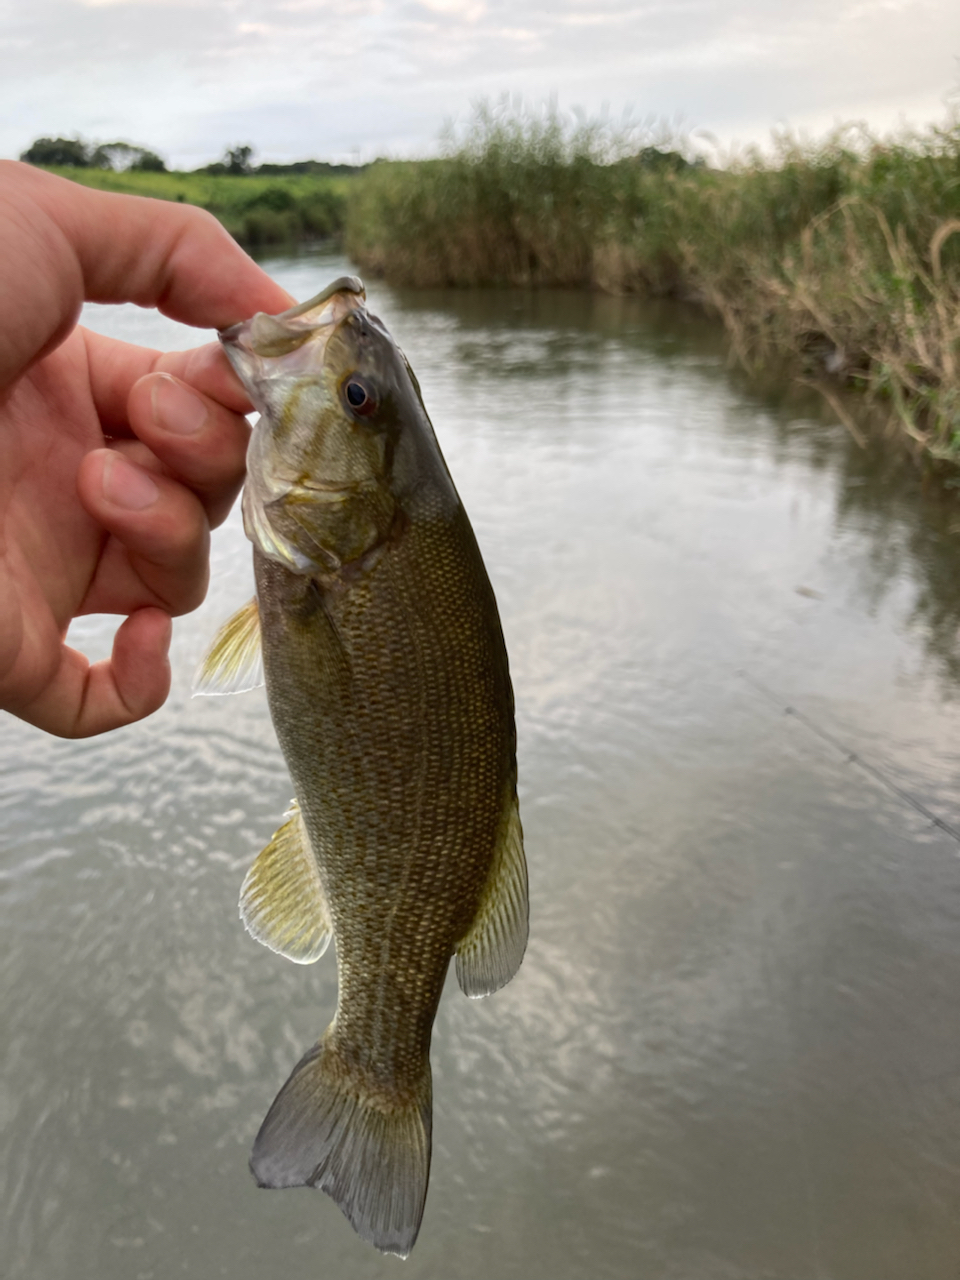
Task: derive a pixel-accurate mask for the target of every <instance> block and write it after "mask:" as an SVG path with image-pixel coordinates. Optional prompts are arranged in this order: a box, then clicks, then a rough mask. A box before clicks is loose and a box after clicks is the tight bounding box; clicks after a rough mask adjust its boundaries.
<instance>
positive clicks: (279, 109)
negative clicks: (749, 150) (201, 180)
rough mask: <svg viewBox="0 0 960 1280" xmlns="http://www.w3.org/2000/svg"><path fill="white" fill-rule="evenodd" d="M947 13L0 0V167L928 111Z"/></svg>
mask: <svg viewBox="0 0 960 1280" xmlns="http://www.w3.org/2000/svg"><path fill="white" fill-rule="evenodd" d="M958 57H960V2H958V0H803V3H799V4H797V3H792V2H791V0H665V2H663V3H658V2H653V3H635V2H631V0H594V2H593V3H588V2H587V0H0V155H4V156H15V155H17V154H18V153H19V152H20V151H22V150H23V149H24V148H25V147H26V146H28V145H29V143H30V142H31V141H32V140H33V139H34V138H36V137H38V136H41V135H54V136H56V135H67V136H71V135H73V134H76V133H79V134H82V135H83V136H84V137H85V138H88V139H93V140H95V141H113V140H114V139H118V138H121V139H126V140H129V141H131V142H136V143H140V144H143V145H146V146H149V147H151V148H152V149H154V150H156V151H159V152H160V153H161V154H162V155H163V156H164V158H165V159H166V160H167V161H168V163H169V164H171V165H173V166H177V167H180V166H182V167H186V168H191V167H194V166H196V165H199V164H202V163H205V162H207V161H210V160H213V159H217V158H218V157H219V156H220V155H221V154H222V153H223V150H224V148H225V147H226V146H227V145H234V144H237V143H251V144H252V145H253V146H254V148H255V149H256V154H257V158H258V159H260V160H293V159H302V158H305V157H311V156H313V157H317V158H325V159H357V158H362V159H369V158H372V157H373V156H375V155H383V154H391V155H412V154H424V153H427V152H429V151H430V150H432V149H435V148H436V145H437V138H438V135H439V132H440V129H441V127H442V125H443V123H444V121H445V120H448V119H453V120H461V121H462V120H464V119H465V118H466V117H467V115H468V114H469V111H470V107H471V103H472V102H474V101H475V100H477V99H478V98H482V97H487V98H496V97H498V96H499V95H501V94H503V93H509V94H512V95H521V96H522V97H523V98H524V99H525V100H526V101H527V102H528V103H530V104H532V105H534V106H536V105H537V104H541V103H543V102H544V101H547V100H549V99H550V98H555V99H556V101H557V103H558V105H559V106H560V107H561V109H568V108H574V107H581V108H583V109H585V110H586V111H587V112H588V113H590V114H595V113H599V112H601V111H602V110H604V109H607V110H608V111H609V113H610V114H611V115H612V116H614V117H615V118H619V117H621V115H622V114H623V113H624V112H625V111H626V112H630V113H632V115H633V116H634V117H635V118H640V119H643V118H646V117H657V118H661V119H665V120H669V121H672V122H680V123H681V124H682V125H683V126H684V127H685V128H686V129H688V130H690V131H696V130H707V131H709V132H710V133H712V134H714V135H715V136H716V137H717V138H718V139H719V140H720V141H721V142H722V143H723V144H724V145H725V146H729V145H731V144H733V143H735V142H740V143H745V142H751V141H762V140H764V139H766V138H768V137H769V134H770V130H771V129H772V128H773V127H774V126H775V125H783V124H787V125H790V126H793V127H794V128H799V129H803V130H807V131H811V132H814V133H820V132H823V131H824V130H825V129H827V128H829V127H830V126H831V125H832V124H833V123H835V122H837V121H841V120H844V121H845V120H852V119H862V120H866V121H867V122H868V123H869V124H870V125H872V126H873V127H874V128H876V129H880V130H888V129H890V128H893V127H896V126H897V125H898V123H899V122H900V121H902V120H907V121H909V122H911V123H913V124H922V123H924V122H927V121H931V120H942V119H943V118H944V116H945V112H946V107H945V102H946V100H947V99H948V98H949V97H950V95H951V94H953V95H954V98H956V96H957V91H958V88H960V61H958Z"/></svg>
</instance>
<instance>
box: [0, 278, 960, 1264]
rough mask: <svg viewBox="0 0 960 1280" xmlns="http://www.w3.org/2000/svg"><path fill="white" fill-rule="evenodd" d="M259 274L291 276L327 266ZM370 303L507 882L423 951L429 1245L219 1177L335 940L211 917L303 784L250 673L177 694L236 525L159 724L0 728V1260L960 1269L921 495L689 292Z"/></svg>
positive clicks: (329, 994)
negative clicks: (505, 910) (461, 515)
mask: <svg viewBox="0 0 960 1280" xmlns="http://www.w3.org/2000/svg"><path fill="white" fill-rule="evenodd" d="M267 266H268V269H269V270H270V271H271V272H272V274H274V275H275V276H276V277H277V279H279V280H280V281H281V282H282V283H283V284H284V285H285V286H286V287H287V288H288V289H289V290H290V291H291V292H293V293H294V294H295V295H296V296H299V297H307V296H309V295H310V294H312V293H315V292H316V291H317V290H318V289H319V288H320V287H321V286H322V285H323V284H325V283H326V282H328V281H329V280H330V279H332V278H333V277H334V276H336V275H338V274H341V273H342V272H343V271H344V270H346V269H348V267H347V264H345V263H344V262H342V260H339V259H335V258H331V257H319V256H310V255H304V256H301V257H297V258H285V259H279V258H278V259H273V260H270V261H269V262H268V263H267ZM370 298H371V304H372V307H373V309H374V310H375V311H377V312H378V313H379V314H381V315H382V316H383V318H384V320H385V321H386V322H387V323H388V324H389V325H390V327H391V329H392V330H393V332H394V334H395V335H396V337H397V339H398V341H399V342H400V344H401V346H402V347H403V348H404V350H405V352H406V354H407V356H408V357H409V359H410V362H411V364H412V366H413V368H414V369H415V370H416V372H417V375H418V377H419V380H420V383H421V386H422V389H423V393H424V398H425V402H426V405H427V408H428V410H429V412H430V413H431V416H432V418H433V421H434V424H435V426H436V429H437V434H438V436H439V439H440V442H441V446H442V448H443V450H444V452H445V455H446V458H447V461H448V463H449V465H450V469H451V471H452V473H453V476H454V478H455V480H456V482H457V484H458V487H459V489H460V492H461V495H462V497H463V499H464V502H465V505H466V507H467V510H468V511H469V513H470V516H471V519H472V521H473V525H474V528H475V530H476V533H477V537H478V540H479V543H480V546H481V548H482V550H483V553H484V557H485V559H486V563H487V566H488V569H489V572H490V576H491V579H492V581H493V584H494V587H495V589H496V592H497V596H498V599H499V602H500V608H501V614H502V619H503V625H504V631H505V635H506V639H507V645H508V649H509V652H510V657H511V665H512V671H513V677H514V684H515V688H516V696H517V712H518V732H519V756H520V780H521V803H522V813H523V819H524V827H525V833H526V844H527V855H528V861H529V867H530V880H531V941H530V947H529V950H528V953H527V957H526V959H525V961H524V964H523V967H522V969H521V971H520V973H519V975H518V977H517V978H516V979H515V980H514V981H513V982H512V983H511V984H510V985H509V986H508V987H507V988H505V989H504V990H503V991H502V992H500V993H498V994H497V995H495V996H493V997H491V998H490V999H488V1000H485V1001H479V1002H476V1001H467V1000H465V999H463V997H462V996H461V995H460V993H459V991H458V989H457V987H456V982H455V979H450V980H448V984H447V988H446V992H445V996H444V999H443V1002H442V1004H441V1008H440V1013H439V1016H438V1019H437V1024H436V1028H435V1033H434V1047H433V1069H434V1098H435V1126H434V1157H433V1168H432V1176H431V1186H430V1193H429V1196H428V1199H427V1207H426V1213H425V1216H424V1221H423V1228H422V1231H421V1235H420V1239H419V1242H418V1244H417V1246H416V1249H415V1251H414V1253H413V1255H412V1257H411V1258H410V1260H409V1261H408V1262H407V1263H400V1262H398V1261H397V1260H396V1259H395V1258H381V1257H380V1256H379V1255H378V1254H377V1253H376V1252H375V1251H374V1250H373V1249H371V1248H370V1247H369V1246H368V1245H365V1244H363V1243H361V1242H360V1241H359V1240H358V1239H357V1238H356V1237H355V1236H354V1234H353V1232H352V1231H351V1229H350V1227H349V1226H348V1224H347V1222H346V1220H345V1219H344V1218H343V1217H342V1216H341V1214H340V1213H339V1211H338V1210H337V1209H336V1207H335V1206H334V1205H333V1203H332V1202H331V1201H330V1200H329V1199H327V1197H325V1196H321V1195H319V1194H318V1193H316V1192H312V1191H305V1190H304V1191H290V1192H281V1193H266V1192H261V1191H258V1190H257V1188H256V1187H255V1185H254V1183H253V1181H252V1179H251V1177H250V1174H249V1172H248V1170H247V1155H248V1151H249V1147H250V1144H251V1141H252V1139H253V1136H254V1134H255V1133H256V1130H257V1127H258V1125H259V1123H260V1120H261V1119H262V1117H263V1114H264V1112H265V1110H266V1108H267V1106H268V1105H269V1103H270V1102H271V1101H272V1099H273V1097H274V1094H275V1092H276V1090H277V1088H278V1087H279V1086H280V1084H281V1083H282V1082H283V1080H284V1079H285V1078H286V1075H287V1073H288V1071H289V1070H290V1069H291V1067H292V1066H293V1064H294V1063H295V1062H296V1061H297V1060H298V1058H299V1057H300V1055H301V1054H302V1053H303V1052H304V1051H305V1049H306V1048H307V1047H309V1045H311V1044H312V1043H313V1042H314V1040H315V1039H316V1038H317V1035H318V1033H319V1032H320V1031H321V1030H322V1028H323V1027H324V1026H325V1025H326V1023H327V1022H328V1020H329V1018H330V1016H331V1014H332V1011H333V1008H334V1005H335V999H336V971H335V963H334V958H333V955H332V953H331V954H328V955H327V956H325V957H324V958H323V959H322V960H321V961H320V962H319V963H318V964H317V965H315V966H312V967H307V968H303V967H300V966H295V965H291V964H290V963H288V962H286V961H284V960H283V959H282V958H280V957H278V956H276V955H274V954H272V953H271V952H269V951H267V950H265V949H264V948H263V947H260V946H258V945H257V944H256V943H255V942H254V941H253V940H252V939H251V938H250V937H248V936H247V934H246V933H245V932H244V930H243V927H242V925H241V924H240V922H239V920H238V917H237V896H238V891H239V887H240V882H241V880H242V878H243V875H244V872H245V870H246V868H247V866H248V865H249V864H250V862H251V860H252V858H253V856H254V855H255V854H256V852H257V851H258V850H259V848H260V847H261V846H262V845H263V844H264V843H265V841H266V840H267V838H268V837H269V836H270V834H271V832H272V831H273V830H274V829H275V827H276V826H277V824H278V820H279V819H280V817H281V815H282V814H283V812H284V809H285V807H286V805H287V803H288V801H289V800H290V796H291V791H290V784H289V780H288V777H287V774H286V770H285V767H284V764H283V761H282V759H281V757H280V754H279V750H278V748H277V745H276V740H275V737H274V734H273V730H272V727H271V724H270V719H269V715H268V712H267V707H266V701H265V698H264V695H263V691H262V690H258V691H256V692H254V693H250V694H246V695H242V696H237V697H233V698H207V699H195V700H191V699H190V696H189V689H190V681H191V676H192V671H193V668H194V666H195V664H196V662H197V660H198V659H199V657H200V656H201V653H202V651H203V649H204V646H205V644H206V642H207V641H208V640H209V638H210V637H211V636H212V634H213V632H214V631H215V629H216V627H217V626H218V625H219V623H220V621H221V620H222V619H223V618H224V617H226V616H227V615H228V614H229V613H230V612H232V611H233V610H234V609H235V608H236V607H238V606H239V605H240V604H241V603H242V602H243V601H244V600H245V599H247V598H248V597H249V595H250V594H251V588H252V573H251V568H250V549H249V544H248V543H247V542H246V540H245V539H244V536H243V531H242V527H241V524H240V520H239V513H238V511H235V512H234V513H233V515H232V516H231V518H230V520H229V521H228V523H227V524H226V525H225V526H224V527H223V528H222V529H221V530H220V531H219V532H218V533H217V534H216V535H215V539H214V548H213V577H212V585H211V590H210V594H209V597H208V599H207V601H206V603H205V604H204V605H203V607H202V608H201V609H200V610H199V611H198V612H197V613H196V614H194V615H192V616H190V617H189V618H185V619H181V620H179V621H178V622H177V623H176V627H175V633H174V641H173V651H172V660H173V673H174V674H173V690H172V693H171V696H170V699H169V701H168V703H167V705H166V706H165V707H164V709H163V710H162V711H161V712H160V713H159V714H157V715H155V716H154V717H152V718H151V719H149V720H148V721H146V722H145V723H143V724H141V725H137V726H134V727H131V728H129V729H126V730H123V731H121V732H119V733H116V734H111V735H107V736H105V737H102V738H97V739H93V740H90V741H85V742H77V743H70V742H61V741H57V740H54V739H50V738H47V737H45V736H43V735H42V734H40V733H39V732H37V731H36V730H34V729H32V728H30V727H28V726H25V725H21V724H20V723H19V722H17V721H14V720H12V719H10V718H9V717H4V719H3V722H2V735H0V762H2V777H3V784H2V791H0V804H2V812H3V824H2V832H3V835H2V841H0V932H2V937H3V947H2V951H0V1027H2V1032H3V1034H2V1038H0V1274H2V1275H3V1276H4V1277H7V1278H9V1280H12V1278H13V1277H17V1278H19V1277H29V1278H30V1280H60V1278H61V1277H63V1278H66V1277H71V1280H75V1278H77V1277H91V1278H93V1277H95V1278H96V1280H166V1278H167V1277H173V1276H191V1277H197V1278H198V1280H210V1278H211V1277H216V1276H229V1277H230V1280H254V1278H256V1280H265V1278H272V1277H278V1276H286V1275H297V1276H300V1277H310V1276H317V1277H320V1276H326V1277H337V1278H338V1280H354V1278H360V1277H381V1276H382V1277H388V1276H398V1275H400V1274H401V1273H402V1274H403V1275H404V1277H408V1278H409V1280H419V1278H421V1277H437V1278H440V1277H457V1280H474V1278H476V1280H500V1278H501V1277H503V1278H506V1277H516V1278H517V1280H538V1278H540V1277H543V1280H568V1278H569V1280H575V1278H580V1277H583V1278H584V1280H586V1278H590V1280H597V1278H600V1277H615V1278H617V1280H621V1278H622V1280H640V1278H642V1280H668V1278H669V1280H761V1278H763V1280H808V1278H810V1280H956V1276H957V1274H958V1266H960V861H958V852H960V843H958V834H960V833H958V831H957V828H958V827H960V812H958V805H957V776H958V768H960V758H958V736H957V720H958V701H957V697H958V688H960V686H958V680H960V645H958V641H957V629H958V623H960V537H958V534H960V508H958V507H957V506H956V505H955V501H954V498H953V495H952V494H950V493H949V492H946V493H945V492H941V491H937V490H934V489H933V488H931V487H929V486H928V487H927V488H926V490H925V489H924V487H923V486H922V485H921V483H920V480H919V479H918V478H917V477H915V476H914V475H913V474H912V472H911V471H910V470H909V468H907V469H906V470H904V468H903V467H902V466H901V465H900V464H899V463H897V462H895V461H893V460H891V458H890V453H889V451H888V450H883V449H877V448H873V447H871V448H868V449H866V450H861V449H860V448H859V447H858V446H857V444H856V443H855V442H854V441H853V440H852V439H851V438H850V437H849V436H848V435H847V434H846V433H845V432H844V431H843V429H842V428H840V427H838V426H836V425H835V424H834V423H833V422H832V421H831V418H830V416H829V414H828V413H827V412H826V411H825V410H824V409H823V408H822V407H821V405H820V403H819V402H818V400H817V399H815V398H814V397H813V395H812V393H806V392H803V391H801V390H797V389H791V388H789V387H774V388H771V389H769V390H767V389H763V388H758V387H757V386H756V385H755V384H750V383H748V382H746V381H745V380H744V379H743V378H741V377H739V376H738V375H736V374H734V373H732V372H731V370H730V369H729V367H728V366H727V364H726V361H725V356H724V348H723V343H722V337H721V335H720V334H719V333H718V331H717V330H716V329H715V328H714V327H713V326H712V325H711V324H709V323H708V322H706V321H705V320H703V318H702V317H700V316H699V315H698V314H697V313H695V312H691V311H686V310H684V309H683V308H681V307H678V306H671V305H667V304H663V305H644V304H642V303H640V302H637V301H636V300H629V299H617V298H610V297H602V296H591V295H585V294H577V293H564V292H557V293H552V292H542V293H522V292H494V291H475V292H463V293H454V292H427V293H413V292H404V291H396V290H391V289H388V288H387V287H385V286H383V285H381V284H379V283H374V284H373V285H372V287H371V289H370ZM85 320H86V322H87V323H89V324H90V325H91V327H93V328H96V329H99V330H101V331H103V332H105V333H110V334H112V335H115V336H120V337H123V338H126V339H128V340H131V341H137V342H146V343H148V344H151V345H156V346H160V347H166V348H174V347H178V346H183V345H192V344H193V343H194V342H195V341H196V340H197V339H196V337H195V335H192V334H190V333H189V332H188V331H185V330H183V329H181V328H180V327H179V326H177V325H175V324H173V323H172V322H168V321H166V320H164V319H163V318H162V317H158V316H157V315H155V314H153V313H148V312H141V311H138V310H136V309H135V308H132V307H130V308H120V309H108V308H103V307H89V308H87V312H86V316H85ZM114 625H115V623H114V620H111V619H104V618H99V617H98V618H90V619H84V620H82V621H80V622H78V623H77V624H75V626H74V628H73V630H72V633H71V634H72V637H73V639H74V642H75V643H77V644H78V645H79V646H81V647H83V648H85V650H86V651H87V652H89V653H90V654H91V655H92V656H94V657H100V656H103V655H104V654H105V653H107V652H109V647H110V639H111V636H112V631H113V628H114ZM788 708H789V710H788ZM932 817H936V818H938V819H939V820H940V824H941V825H937V823H935V822H933V821H932V820H931V818H932Z"/></svg>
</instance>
